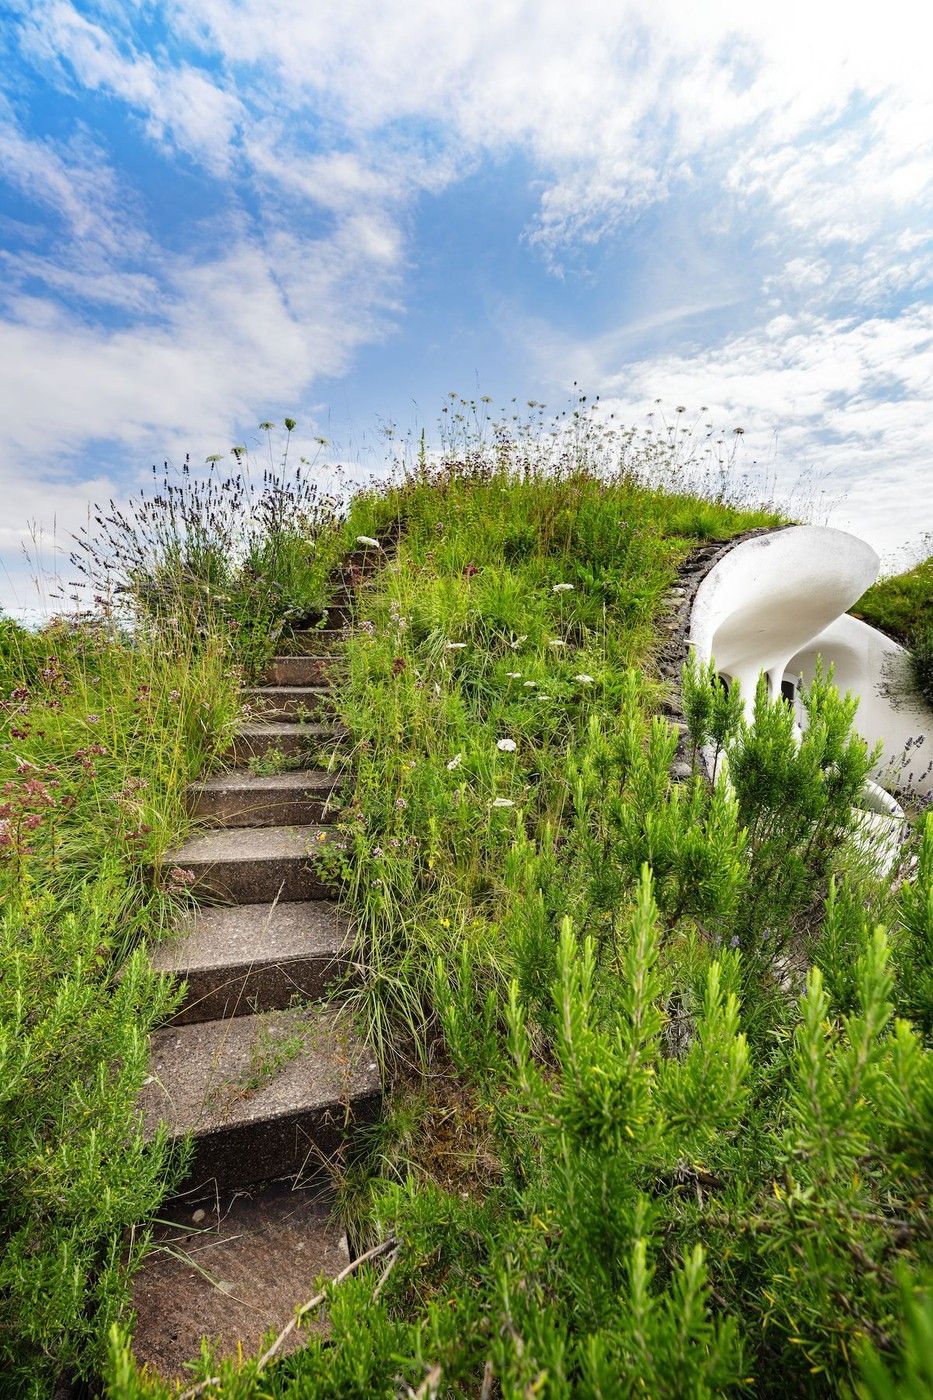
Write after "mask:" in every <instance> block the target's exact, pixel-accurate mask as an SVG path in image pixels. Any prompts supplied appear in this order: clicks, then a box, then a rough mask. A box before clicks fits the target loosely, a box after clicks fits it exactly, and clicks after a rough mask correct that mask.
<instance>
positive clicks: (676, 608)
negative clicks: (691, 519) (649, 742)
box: [657, 525, 791, 782]
mask: <svg viewBox="0 0 933 1400" xmlns="http://www.w3.org/2000/svg"><path fill="white" fill-rule="evenodd" d="M790 528H791V527H790V526H788V525H759V526H757V527H756V528H755V529H754V530H745V531H743V532H742V534H740V535H733V536H732V538H731V539H728V540H722V539H717V540H706V541H705V543H703V544H701V545H697V547H696V548H695V549H692V550H691V551H690V553H689V554H688V555H687V557H686V559H685V560H684V562H683V563H682V564H681V566H680V568H679V569H678V570H677V578H676V580H675V582H674V583H673V584H672V586H671V587H670V588H669V589H668V591H667V594H666V595H665V603H666V608H665V611H664V612H663V613H662V615H661V618H660V619H659V621H658V629H659V631H661V632H662V633H666V634H667V635H666V638H665V641H664V642H663V644H662V646H661V648H660V651H659V652H658V659H657V671H658V675H659V676H660V678H661V680H662V681H664V682H666V685H667V690H668V694H667V696H666V697H665V699H664V700H663V701H662V702H661V708H660V713H661V714H662V715H664V716H665V718H666V719H668V720H669V721H670V723H671V724H672V725H673V726H674V728H675V729H676V730H677V731H678V739H677V751H676V753H675V754H674V759H673V762H672V763H671V777H672V778H674V779H676V780H677V781H678V782H682V781H685V780H686V779H688V778H690V777H692V775H693V768H692V765H691V763H690V757H689V748H688V742H687V725H686V722H685V720H684V707H683V696H682V694H681V689H680V672H681V668H682V667H683V664H684V662H685V661H686V660H687V656H688V654H689V650H690V648H689V643H688V639H689V636H690V619H691V617H692V615H693V604H694V601H695V599H696V595H697V593H698V592H699V589H700V584H701V583H703V581H704V580H705V579H706V576H707V575H708V574H709V573H711V572H712V570H713V569H714V568H715V567H716V565H717V564H718V563H719V562H720V560H721V559H725V557H726V555H727V554H729V553H731V551H732V550H733V549H735V548H736V546H737V545H740V544H745V542H746V541H747V540H757V539H760V538H761V537H762V535H776V534H778V532H779V531H781V530H787V529H790Z"/></svg>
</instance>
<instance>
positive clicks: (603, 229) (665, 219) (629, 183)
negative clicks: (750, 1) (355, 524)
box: [0, 0, 933, 606]
mask: <svg viewBox="0 0 933 1400" xmlns="http://www.w3.org/2000/svg"><path fill="white" fill-rule="evenodd" d="M871 9H872V13H871V14H869V13H868V9H867V7H863V9H861V10H860V9H858V8H857V7H853V6H851V5H838V4H835V3H823V4H818V5H814V4H812V3H809V4H800V3H797V0H789V3H785V4H782V5H781V6H779V7H778V6H759V7H754V6H749V5H747V4H737V3H736V4H734V3H731V0H729V3H725V2H724V0H710V3H708V4H705V5H703V6H695V5H687V4H686V3H672V0H652V3H648V0H637V2H633V0H579V3H578V4H576V5H575V6H572V7H571V6H568V5H566V3H563V2H562V3H553V2H552V0H534V3H526V0H511V3H507V2H506V0H494V3H493V2H492V0H473V3H471V5H470V6H468V7H452V6H450V4H449V3H443V2H442V0H408V3H405V4H401V3H395V0H383V3H381V4H379V5H378V6H375V5H373V4H372V3H363V0H341V3H339V4H338V3H334V2H333V0H315V3H314V4H313V5H311V4H308V3H307V0H168V3H156V2H155V0H81V3H77V0H43V3H35V4H34V3H26V2H24V0H12V4H11V3H10V0H7V5H6V18H7V22H6V23H5V24H4V26H3V30H2V36H3V37H2V39H0V257H2V278H0V294H2V305H0V357H2V367H3V374H2V376H0V411H2V416H3V426H4V434H3V446H2V450H0V492H2V498H3V502H4V509H3V511H2V513H0V555H2V560H3V566H4V567H3V570H2V571H0V599H2V600H3V601H4V602H6V603H7V605H8V606H15V605H17V604H18V603H26V602H29V601H30V600H29V598H28V596H27V595H28V588H27V587H26V585H25V577H26V574H27V573H28V570H26V569H25V566H24V565H23V563H22V559H21V556H22V549H23V544H24V543H28V541H29V539H30V531H31V522H37V523H38V525H39V526H40V527H41V528H42V529H43V530H44V531H45V532H46V533H47V534H48V535H49V536H51V535H53V534H55V535H56V536H57V537H58V538H60V539H64V538H65V537H66V536H67V533H68V531H69V530H71V529H73V528H75V527H76V526H77V525H79V524H80V523H81V521H82V520H83V519H84V517H85V515H86V511H87V504H88V502H89V501H90V500H92V499H95V498H96V499H100V498H107V497H109V496H111V495H113V496H115V497H121V496H124V495H125V494H126V493H127V492H129V491H132V489H133V487H134V486H135V485H136V484H137V483H138V482H139V481H140V480H142V479H143V478H144V477H145V474H146V471H147V468H148V466H149V464H150V462H151V461H153V460H161V459H162V458H163V457H171V458H176V459H178V458H180V457H181V456H183V454H184V453H185V451H187V450H190V451H191V453H192V458H193V459H194V460H199V459H200V458H202V457H203V456H204V455H206V454H207V453H208V452H212V451H217V450H224V449H225V448H227V447H229V446H230V445H232V444H233V443H235V442H240V441H249V440H250V437H251V435H254V434H255V428H256V425H257V424H258V423H259V422H260V421H261V420H262V419H264V418H267V417H272V418H276V417H278V418H281V416H282V415H283V414H285V413H290V414H292V415H293V416H294V417H296V418H297V419H298V420H299V422H300V425H301V432H302V434H303V435H304V436H305V437H306V438H307V439H308V440H310V439H311V438H313V437H314V436H315V435H318V434H322V435H325V436H327V437H328V438H330V439H332V441H333V442H334V444H335V446H334V449H333V451H334V453H338V452H339V454H340V455H343V456H346V457H349V458H350V459H352V458H354V457H356V458H359V459H360V460H361V461H363V462H364V463H365V464H367V465H372V464H373V463H375V462H378V461H379V460H381V454H382V453H383V451H384V448H383V446H382V445H381V442H380V435H379V425H380V424H381V423H383V422H386V421H395V422H397V423H399V424H400V425H401V426H402V427H403V428H407V427H409V426H411V427H414V428H417V427H419V426H420V425H421V424H422V423H424V424H425V425H426V427H427V428H428V432H429V434H430V433H431V430H432V427H433V424H434V422H435V420H436V417H437V412H438V410H439V408H440V405H441V402H442V400H443V397H444V395H445V394H446V393H447V392H448V391H449V390H460V391H463V392H466V393H476V392H480V393H487V394H489V395H491V396H492V397H493V399H494V400H495V401H496V402H502V401H507V400H508V399H510V398H511V397H512V396H513V395H516V396H518V398H519V399H520V400H521V401H524V400H525V399H528V398H534V399H538V400H543V401H544V402H546V403H547V404H548V405H550V406H553V407H555V408H559V407H561V406H562V405H563V404H564V403H565V401H566V399H567V396H568V394H569V392H570V390H571V387H572V385H573V384H574V382H577V383H578V384H580V385H581V386H582V387H583V388H584V389H585V390H586V391H587V392H588V393H589V394H591V395H594V394H600V395H601V396H602V400H603V402H604V403H605V404H606V405H607V407H608V408H611V409H612V410H613V411H615V412H617V413H618V414H619V415H620V416H621V417H623V418H624V419H626V420H630V421H633V422H635V423H642V422H643V421H644V419H645V414H646V413H647V412H649V411H650V410H651V408H652V407H653V405H654V400H655V399H659V398H660V399H661V400H662V402H663V404H665V405H668V406H673V405H675V404H677V403H683V404H686V405H687V406H688V408H689V410H690V411H691V413H692V412H693V411H694V410H699V408H700V406H701V405H703V406H706V407H707V409H708V413H709V417H710V418H711V419H712V420H714V421H715V422H716V423H717V425H719V426H721V427H723V428H724V429H725V430H727V431H728V430H729V429H731V428H732V427H735V426H742V427H743V428H744V430H745V435H744V437H743V439H742V445H743V448H744V450H745V452H746V454H747V458H748V460H749V461H751V460H753V459H754V460H757V461H766V462H767V463H768V467H769V471H770V473H771V475H772V477H773V478H774V479H775V480H776V483H777V488H778V491H779V492H780V491H782V490H783V491H790V490H792V488H793V484H794V483H795V482H797V481H798V479H799V478H800V475H801V473H802V472H806V471H808V470H812V471H814V472H815V473H816V475H817V477H818V478H819V479H820V481H822V482H823V484H824V485H825V488H826V490H827V492H828V494H829V496H830V497H831V498H833V499H834V500H836V501H837V504H836V507H835V510H834V513H833V516H832V522H833V523H835V524H839V525H843V526H849V527H851V528H854V529H855V530H856V531H857V532H858V533H860V534H862V535H864V536H865V537H866V538H868V539H870V540H871V541H872V543H874V544H875V545H876V546H877V547H878V548H879V549H881V551H882V552H883V553H884V554H885V555H886V556H887V557H889V558H893V557H895V555H896V553H897V551H898V550H899V549H902V548H903V547H905V546H911V547H916V546H918V545H919V542H920V539H921V537H922V535H923V533H924V532H925V531H933V485H931V464H933V414H931V382H933V308H931V302H930V285H931V270H933V256H931V247H933V237H931V225H933V217H931V215H933V199H931V187H933V101H931V91H933V85H931V84H930V82H929V76H928V72H927V68H926V59H927V56H928V54H929V53H930V52H931V48H933V44H931V41H933V23H931V20H930V18H929V15H928V14H927V15H925V14H924V12H923V7H918V6H916V5H915V4H902V3H900V0H894V3H889V4H887V5H885V7H884V10H883V15H882V13H881V12H880V11H879V8H878V7H877V6H875V7H871ZM756 11H760V13H756ZM706 416H707V415H704V418H705V417H706Z"/></svg>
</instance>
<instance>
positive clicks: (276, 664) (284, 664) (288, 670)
mask: <svg viewBox="0 0 933 1400" xmlns="http://www.w3.org/2000/svg"><path fill="white" fill-rule="evenodd" d="M342 662H343V658H342V657H341V656H339V655H331V656H273V658H272V660H271V661H270V662H269V664H268V666H267V667H266V669H265V671H264V673H263V677H262V683H263V685H330V683H331V681H332V680H333V676H334V672H335V670H337V669H338V668H339V667H340V665H341V664H342Z"/></svg>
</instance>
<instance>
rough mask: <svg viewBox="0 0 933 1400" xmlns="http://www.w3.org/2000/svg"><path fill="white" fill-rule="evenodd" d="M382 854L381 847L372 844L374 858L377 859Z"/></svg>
mask: <svg viewBox="0 0 933 1400" xmlns="http://www.w3.org/2000/svg"><path fill="white" fill-rule="evenodd" d="M382 854H383V851H382V847H381V846H373V856H374V857H375V859H376V860H378V859H379V857H380V856H381V855H382Z"/></svg>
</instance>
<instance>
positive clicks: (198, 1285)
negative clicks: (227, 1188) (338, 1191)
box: [132, 1184, 349, 1380]
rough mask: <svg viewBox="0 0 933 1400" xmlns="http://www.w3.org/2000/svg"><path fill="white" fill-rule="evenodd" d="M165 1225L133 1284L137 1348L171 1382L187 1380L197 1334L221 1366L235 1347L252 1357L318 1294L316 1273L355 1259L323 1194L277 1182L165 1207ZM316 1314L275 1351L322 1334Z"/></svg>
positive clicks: (329, 1274) (332, 1272) (331, 1272)
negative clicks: (211, 1345)
mask: <svg viewBox="0 0 933 1400" xmlns="http://www.w3.org/2000/svg"><path fill="white" fill-rule="evenodd" d="M159 1215H160V1216H161V1217H162V1218H163V1220H164V1222H165V1223H164V1224H160V1225H159V1226H157V1227H156V1229H155V1231H154V1233H153V1245H154V1249H153V1251H152V1252H151V1253H150V1254H149V1255H148V1256H147V1257H146V1259H145V1260H144V1262H143V1265H142V1268H141V1269H140V1271H139V1273H138V1274H137V1275H136V1277H135V1279H134V1281H133V1298H132V1303H133V1309H134V1311H135V1313H136V1326H135V1329H134V1332H133V1351H134V1354H135V1356H136V1360H137V1361H138V1362H139V1363H140V1365H148V1366H149V1367H150V1369H151V1370H152V1371H154V1372H155V1373H156V1374H158V1375H160V1376H163V1377H165V1378H166V1379H168V1380H183V1379H185V1378H186V1377H187V1379H189V1380H190V1372H188V1371H186V1370H185V1362H188V1361H191V1360H192V1359H193V1358H194V1357H196V1356H198V1355H200V1351H201V1338H202V1337H207V1338H209V1339H211V1341H212V1342H213V1343H214V1344H215V1346H216V1352H217V1357H218V1359H219V1360H223V1359H226V1358H227V1357H236V1355H237V1351H238V1348H241V1349H242V1351H243V1352H244V1353H245V1355H247V1356H252V1355H255V1354H256V1353H257V1352H258V1351H259V1350H260V1346H261V1343H262V1339H263V1336H264V1334H265V1333H266V1332H267V1331H268V1330H269V1329H270V1328H271V1329H272V1330H274V1331H275V1332H276V1333H278V1332H281V1330H282V1329H283V1327H285V1325H286V1323H287V1322H288V1321H289V1320H290V1319H291V1318H292V1317H293V1316H294V1314H295V1311H296V1309H297V1308H299V1307H300V1306H301V1304H302V1303H304V1302H307V1300H308V1298H310V1297H311V1296H312V1294H313V1293H314V1291H315V1280H316V1279H317V1277H318V1275H319V1274H323V1275H324V1276H325V1278H334V1277H336V1275H337V1274H339V1273H340V1272H341V1270H342V1269H345V1268H346V1266H347V1264H348V1263H349V1253H348V1250H347V1241H346V1237H345V1235H344V1232H343V1227H342V1225H340V1224H339V1223H338V1222H337V1221H336V1219H335V1218H334V1212H333V1201H332V1199H331V1198H330V1197H329V1196H328V1195H325V1194H323V1192H322V1191H320V1189H315V1190H308V1189H304V1190H294V1189H293V1188H292V1186H291V1185H290V1184H284V1185H283V1184H277V1185H272V1186H263V1187H258V1188H254V1189H253V1190H251V1191H249V1192H244V1191H241V1192H237V1193H235V1194H233V1195H232V1196H230V1195H227V1194H225V1195H224V1196H222V1197H216V1196H212V1197H211V1198H210V1199H209V1200H206V1201H205V1202H204V1203H203V1205H199V1204H198V1203H197V1202H196V1201H190V1200H188V1201H185V1202H183V1203H182V1202H176V1203H175V1204H174V1205H171V1206H162V1207H160V1209H159ZM326 1326H327V1323H326V1319H323V1318H318V1317H311V1318H309V1319H308V1324H307V1325H306V1326H305V1327H303V1328H301V1329H298V1328H295V1329H294V1331H293V1332H292V1333H291V1335H290V1336H289V1337H288V1338H287V1340H286V1341H285V1343H284V1344H283V1346H282V1348H281V1350H280V1352H279V1353H278V1355H280V1356H287V1355H289V1353H290V1352H292V1351H294V1350H296V1349H297V1348H298V1347H300V1346H301V1345H302V1343H303V1341H304V1339H305V1338H307V1337H308V1336H313V1335H315V1334H320V1332H321V1331H324V1330H326Z"/></svg>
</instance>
